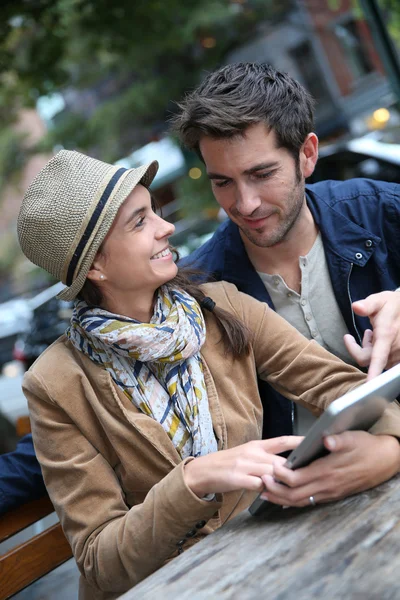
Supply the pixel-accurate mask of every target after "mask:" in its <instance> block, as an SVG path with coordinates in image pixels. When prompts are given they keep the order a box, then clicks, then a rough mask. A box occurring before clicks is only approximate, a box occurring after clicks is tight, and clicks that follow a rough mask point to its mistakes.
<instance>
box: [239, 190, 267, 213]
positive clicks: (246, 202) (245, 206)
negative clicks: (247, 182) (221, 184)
mask: <svg viewBox="0 0 400 600" xmlns="http://www.w3.org/2000/svg"><path fill="white" fill-rule="evenodd" d="M235 204H236V209H237V210H238V211H239V212H240V214H241V215H242V216H243V217H250V216H251V215H252V214H253V212H254V211H255V210H257V208H259V206H260V204H261V200H260V197H259V195H258V193H257V190H255V189H253V188H251V187H250V186H241V187H239V186H238V187H237V188H236V202H235Z"/></svg>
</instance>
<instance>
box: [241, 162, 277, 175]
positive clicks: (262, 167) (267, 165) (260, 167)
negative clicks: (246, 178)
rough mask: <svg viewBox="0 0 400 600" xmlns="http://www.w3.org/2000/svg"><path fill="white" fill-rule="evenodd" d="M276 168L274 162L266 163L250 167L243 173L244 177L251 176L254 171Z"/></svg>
mask: <svg viewBox="0 0 400 600" xmlns="http://www.w3.org/2000/svg"><path fill="white" fill-rule="evenodd" d="M277 166H278V162H277V161H276V160H274V161H272V162H267V163H260V164H259V165H254V167H250V169H246V170H245V171H243V174H244V175H251V174H252V173H255V172H256V171H267V170H268V169H274V168H275V167H277Z"/></svg>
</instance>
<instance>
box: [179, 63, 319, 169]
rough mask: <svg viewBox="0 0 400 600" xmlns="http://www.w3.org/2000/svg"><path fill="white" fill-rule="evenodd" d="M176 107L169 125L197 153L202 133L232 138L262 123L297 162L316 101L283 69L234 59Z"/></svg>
mask: <svg viewBox="0 0 400 600" xmlns="http://www.w3.org/2000/svg"><path fill="white" fill-rule="evenodd" d="M178 107H179V112H178V114H176V115H175V116H174V117H173V118H172V129H173V130H174V131H175V132H176V133H177V134H178V135H179V137H180V139H181V142H182V143H183V144H184V145H185V146H187V147H188V148H191V149H193V150H196V152H197V153H198V154H199V155H201V154H200V150H199V142H200V140H201V138H202V137H203V136H210V137H212V138H215V139H223V138H232V137H234V136H237V135H243V134H244V132H245V130H246V129H247V128H248V127H250V126H251V125H255V124H257V123H265V125H266V126H267V128H268V130H273V131H274V132H275V135H276V139H277V144H278V147H282V148H286V149H287V150H288V151H289V152H290V153H291V154H292V156H293V157H294V158H295V160H296V161H297V160H298V158H299V151H300V148H301V146H302V144H303V143H304V141H305V139H306V137H307V135H308V134H309V133H310V132H311V131H312V130H313V116H314V114H313V113H314V101H313V99H312V97H311V96H310V94H309V93H308V92H307V90H306V89H305V88H304V87H303V86H302V85H300V83H298V82H297V81H295V80H294V79H292V77H290V76H289V75H288V74H287V73H281V72H280V71H276V70H275V69H274V68H273V67H271V66H270V65H267V64H262V63H237V64H232V65H227V66H225V67H222V68H221V69H218V70H217V71H214V72H213V73H210V74H209V75H208V76H207V77H206V78H205V79H204V81H203V82H202V83H201V84H200V85H199V86H198V87H197V89H195V90H194V91H192V92H191V93H189V94H188V95H187V96H186V97H185V98H184V100H183V101H182V102H181V103H179V104H178Z"/></svg>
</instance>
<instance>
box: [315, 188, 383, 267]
mask: <svg viewBox="0 0 400 600" xmlns="http://www.w3.org/2000/svg"><path fill="white" fill-rule="evenodd" d="M306 200H307V205H308V207H309V209H310V211H311V214H312V216H313V218H314V221H315V223H316V225H317V227H318V229H319V230H320V232H321V235H322V238H323V241H324V248H325V252H331V253H333V254H335V255H336V256H338V257H340V258H342V259H343V260H345V261H347V262H349V263H354V264H356V265H358V266H360V267H363V266H364V265H365V264H366V263H367V261H368V260H369V258H370V257H371V256H372V254H373V253H374V250H375V248H376V246H377V245H378V244H379V243H380V241H381V238H380V237H378V236H376V235H375V234H374V233H372V232H371V231H368V230H367V229H365V228H364V227H362V226H361V225H358V224H357V223H355V222H354V221H351V220H350V219H348V218H347V217H346V216H345V215H343V214H342V213H341V212H339V210H336V208H335V207H334V206H332V205H331V204H329V203H328V202H327V201H326V200H325V199H324V198H322V197H321V196H319V195H318V194H317V193H316V192H315V190H313V189H312V186H310V187H309V186H306Z"/></svg>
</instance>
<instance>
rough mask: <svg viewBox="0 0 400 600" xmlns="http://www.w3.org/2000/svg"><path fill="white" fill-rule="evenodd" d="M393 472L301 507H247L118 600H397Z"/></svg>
mask: <svg viewBox="0 0 400 600" xmlns="http://www.w3.org/2000/svg"><path fill="white" fill-rule="evenodd" d="M399 506H400V477H397V478H395V479H392V480H391V481H389V482H387V483H385V484H383V485H381V486H379V487H378V488H375V489H373V490H370V491H368V492H365V493H363V494H359V495H357V496H353V497H351V498H347V499H345V500H343V501H340V502H337V503H332V504H329V505H328V504H326V505H320V506H317V507H315V508H307V509H286V510H282V509H280V508H278V507H271V510H270V511H269V512H268V514H266V515H264V516H263V517H259V518H254V517H251V516H250V515H249V514H248V513H247V511H245V512H243V513H242V514H241V515H239V516H238V517H236V518H235V519H233V520H232V521H231V522H230V523H228V524H226V525H225V526H224V527H222V528H221V529H220V530H218V531H216V532H215V533H214V534H212V535H211V536H209V537H208V538H206V539H205V540H203V541H202V542H200V543H199V544H197V545H196V546H194V547H193V548H191V549H189V550H187V551H186V552H184V553H183V554H182V555H181V556H179V557H177V558H176V559H174V560H173V561H171V562H170V563H168V564H167V565H166V566H165V567H163V568H162V569H160V570H159V571H157V572H156V573H154V574H153V575H151V576H150V577H148V578H147V579H146V580H144V581H143V582H142V583H140V584H139V585H137V586H136V587H134V588H133V589H132V590H130V591H129V592H128V593H126V594H124V595H123V596H121V599H120V600H139V599H140V600H146V599H150V598H151V599H153V598H158V597H162V598H163V599H164V600H168V599H169V598H174V599H175V598H178V599H179V600H194V599H197V598H213V597H218V598H220V599H236V598H237V599H239V598H240V600H247V599H252V598H263V599H264V598H265V599H267V600H268V599H271V600H272V599H273V600H292V599H293V598H296V600H310V599H317V598H318V600H319V599H320V598H323V599H324V600H331V599H332V600H342V599H343V598H344V597H345V596H347V597H351V598H352V600H353V599H359V598H360V599H361V598H363V599H365V598H368V599H376V600H378V599H379V600H393V599H395V598H400V581H399V573H400V509H399Z"/></svg>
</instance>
